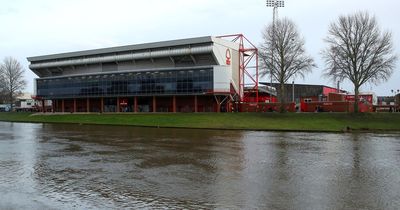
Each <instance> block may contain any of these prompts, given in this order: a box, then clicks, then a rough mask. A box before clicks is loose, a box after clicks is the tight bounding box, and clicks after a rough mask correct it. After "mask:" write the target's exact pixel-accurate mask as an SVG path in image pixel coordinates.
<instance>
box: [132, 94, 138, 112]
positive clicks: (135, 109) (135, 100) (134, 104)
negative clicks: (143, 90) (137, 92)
mask: <svg viewBox="0 0 400 210" xmlns="http://www.w3.org/2000/svg"><path fill="white" fill-rule="evenodd" d="M137 108H138V107H137V96H135V98H134V100H133V112H137V111H138V110H137Z"/></svg>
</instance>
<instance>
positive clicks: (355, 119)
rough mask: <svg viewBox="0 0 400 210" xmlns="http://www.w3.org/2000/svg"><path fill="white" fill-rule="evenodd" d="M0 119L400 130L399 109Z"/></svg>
mask: <svg viewBox="0 0 400 210" xmlns="http://www.w3.org/2000/svg"><path fill="white" fill-rule="evenodd" d="M0 121H11V122H41V123H77V124H103V125H133V126H153V127H176V128H183V127H184V128H210V129H244V130H287V131H326V132H341V131H343V130H345V128H346V127H350V128H351V130H356V131H364V130H368V131H400V114H399V113H362V114H348V113H285V114H280V113H175V114H172V113H169V114H168V113H164V114H161V113H157V114H152V113H148V114H64V115H55V114H49V115H40V114H36V115H32V114H30V113H0Z"/></svg>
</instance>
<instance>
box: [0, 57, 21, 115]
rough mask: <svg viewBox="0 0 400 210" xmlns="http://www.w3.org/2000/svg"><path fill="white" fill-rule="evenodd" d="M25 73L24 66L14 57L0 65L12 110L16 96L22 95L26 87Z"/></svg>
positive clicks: (6, 59)
mask: <svg viewBox="0 0 400 210" xmlns="http://www.w3.org/2000/svg"><path fill="white" fill-rule="evenodd" d="M24 71H25V70H24V69H23V68H22V65H21V64H20V63H19V62H18V61H17V60H16V59H14V58H12V57H6V58H4V60H3V63H2V64H0V75H1V76H0V78H1V80H2V81H1V83H2V88H3V91H4V92H5V94H6V99H7V101H8V102H9V103H10V104H11V109H12V104H13V103H14V100H15V98H16V96H18V95H19V94H21V92H22V90H23V89H24V88H25V86H26V81H25V80H24V75H23V74H24Z"/></svg>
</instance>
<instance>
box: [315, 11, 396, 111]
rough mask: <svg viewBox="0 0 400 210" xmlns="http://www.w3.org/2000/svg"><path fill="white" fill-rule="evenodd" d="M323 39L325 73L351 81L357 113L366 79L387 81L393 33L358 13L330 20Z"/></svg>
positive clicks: (392, 57) (392, 62)
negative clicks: (332, 21) (324, 44)
mask: <svg viewBox="0 0 400 210" xmlns="http://www.w3.org/2000/svg"><path fill="white" fill-rule="evenodd" d="M325 42H326V43H328V46H327V48H326V49H325V50H323V51H322V54H323V57H324V60H325V63H326V66H327V68H326V70H325V76H328V77H331V78H332V79H333V80H335V81H337V80H344V79H348V80H350V81H351V82H352V83H353V85H354V98H355V103H354V111H355V112H358V101H359V99H358V95H359V89H360V87H361V86H362V85H363V84H365V83H366V82H370V83H374V84H378V83H379V82H382V81H386V80H388V79H389V78H390V76H391V75H392V73H393V70H394V68H395V64H396V60H397V57H396V55H394V54H393V43H392V35H391V33H390V32H387V31H386V32H381V30H380V29H379V26H378V23H377V21H376V18H375V17H374V16H372V17H371V16H370V15H369V13H367V12H358V13H356V14H353V15H348V16H340V17H339V20H338V21H337V22H334V23H331V25H330V27H329V31H328V36H327V38H326V39H325Z"/></svg>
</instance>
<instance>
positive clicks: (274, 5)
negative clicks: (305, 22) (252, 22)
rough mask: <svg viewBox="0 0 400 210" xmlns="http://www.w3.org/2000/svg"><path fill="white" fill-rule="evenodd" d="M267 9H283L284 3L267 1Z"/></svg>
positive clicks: (272, 0)
mask: <svg viewBox="0 0 400 210" xmlns="http://www.w3.org/2000/svg"><path fill="white" fill-rule="evenodd" d="M266 5H267V7H274V8H276V7H285V1H277V0H267V1H266Z"/></svg>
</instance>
